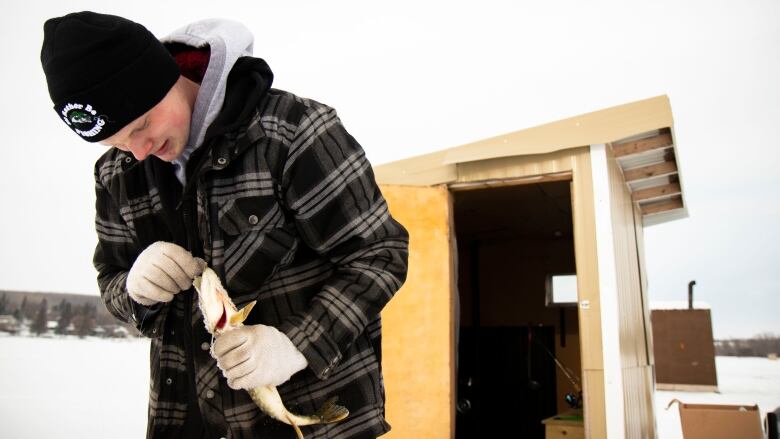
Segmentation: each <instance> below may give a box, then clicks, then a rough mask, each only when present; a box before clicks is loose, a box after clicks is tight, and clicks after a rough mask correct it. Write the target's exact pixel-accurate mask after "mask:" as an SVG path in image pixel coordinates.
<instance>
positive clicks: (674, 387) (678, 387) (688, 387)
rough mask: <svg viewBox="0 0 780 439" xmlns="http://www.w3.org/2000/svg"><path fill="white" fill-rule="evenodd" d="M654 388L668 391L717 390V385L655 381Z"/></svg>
mask: <svg viewBox="0 0 780 439" xmlns="http://www.w3.org/2000/svg"><path fill="white" fill-rule="evenodd" d="M655 389H656V390H665V391H670V392H717V391H718V386H713V385H705V384H666V383H655Z"/></svg>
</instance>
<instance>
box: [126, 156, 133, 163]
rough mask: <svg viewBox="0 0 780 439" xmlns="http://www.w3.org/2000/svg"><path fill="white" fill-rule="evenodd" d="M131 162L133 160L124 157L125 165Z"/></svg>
mask: <svg viewBox="0 0 780 439" xmlns="http://www.w3.org/2000/svg"><path fill="white" fill-rule="evenodd" d="M132 161H133V159H132V158H130V157H125V163H130V162H132Z"/></svg>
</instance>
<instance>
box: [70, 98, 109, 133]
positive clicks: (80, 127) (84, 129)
mask: <svg viewBox="0 0 780 439" xmlns="http://www.w3.org/2000/svg"><path fill="white" fill-rule="evenodd" d="M61 113H62V120H64V121H65V123H66V124H68V125H69V126H70V127H71V128H73V131H75V132H76V134H78V135H80V136H82V137H94V136H96V135H97V134H98V133H99V132H100V131H101V130H102V129H103V125H105V124H106V121H105V118H104V117H103V116H98V115H97V111H96V110H95V109H94V108H92V105H82V104H67V105H65V108H63V109H62V111H61Z"/></svg>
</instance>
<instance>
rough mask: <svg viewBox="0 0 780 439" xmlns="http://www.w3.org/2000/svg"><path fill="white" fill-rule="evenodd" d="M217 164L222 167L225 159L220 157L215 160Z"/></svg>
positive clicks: (225, 161)
mask: <svg viewBox="0 0 780 439" xmlns="http://www.w3.org/2000/svg"><path fill="white" fill-rule="evenodd" d="M217 163H218V164H220V165H224V164H225V163H227V159H226V158H225V157H220V158H218V159H217Z"/></svg>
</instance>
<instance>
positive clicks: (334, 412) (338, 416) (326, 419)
mask: <svg viewBox="0 0 780 439" xmlns="http://www.w3.org/2000/svg"><path fill="white" fill-rule="evenodd" d="M338 400H339V398H338V397H337V396H334V397H333V398H330V399H329V400H327V401H325V403H324V404H322V407H320V408H319V409H318V410H317V412H316V413H314V415H313V416H316V417H317V418H319V419H320V422H322V423H323V424H331V423H334V422H339V421H341V420H342V419H344V418H346V417H347V416H349V410H347V408H346V407H344V406H340V405H338V404H336V401H338Z"/></svg>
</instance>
